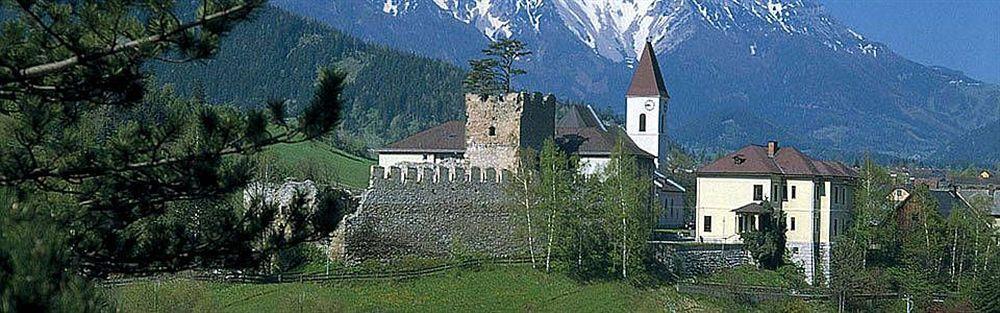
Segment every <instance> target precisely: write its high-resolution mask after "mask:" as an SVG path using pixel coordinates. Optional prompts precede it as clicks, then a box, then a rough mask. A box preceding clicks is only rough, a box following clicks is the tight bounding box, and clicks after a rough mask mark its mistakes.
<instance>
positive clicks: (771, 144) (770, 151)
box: [767, 140, 778, 158]
mask: <svg viewBox="0 0 1000 313" xmlns="http://www.w3.org/2000/svg"><path fill="white" fill-rule="evenodd" d="M777 152H778V142H777V141H774V140H771V141H768V142H767V157H769V158H773V157H774V154H775V153H777Z"/></svg>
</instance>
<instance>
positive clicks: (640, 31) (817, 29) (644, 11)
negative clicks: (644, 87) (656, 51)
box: [370, 0, 879, 62]
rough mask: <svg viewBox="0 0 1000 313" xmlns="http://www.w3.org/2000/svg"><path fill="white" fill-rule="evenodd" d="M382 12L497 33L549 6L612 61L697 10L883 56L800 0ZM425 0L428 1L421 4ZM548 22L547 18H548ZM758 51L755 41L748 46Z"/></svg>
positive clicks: (760, 30)
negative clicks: (428, 14) (437, 17)
mask: <svg viewBox="0 0 1000 313" xmlns="http://www.w3.org/2000/svg"><path fill="white" fill-rule="evenodd" d="M370 2H371V4H370V5H372V6H374V7H378V6H381V10H382V12H383V13H384V14H387V15H390V16H393V17H400V16H405V15H407V14H411V13H416V14H419V13H417V12H420V11H419V8H420V7H421V5H432V6H433V7H436V9H438V10H440V13H442V14H444V15H447V16H450V17H451V18H453V19H455V20H456V21H458V22H461V23H465V24H467V25H470V26H472V27H475V28H476V29H477V30H479V32H481V33H482V34H483V35H484V36H486V37H488V38H491V39H496V38H501V37H503V38H506V37H512V36H514V35H515V34H518V35H524V34H526V33H532V32H534V33H540V32H541V31H542V30H541V29H542V23H543V18H544V17H545V16H546V14H549V15H556V16H557V17H558V19H553V20H551V22H561V23H562V26H564V27H565V28H566V29H568V30H569V31H570V32H572V33H573V35H574V37H575V38H576V39H577V40H579V41H580V42H582V43H584V44H585V45H586V46H587V47H589V48H590V49H592V50H593V51H594V52H595V53H598V54H600V55H601V56H603V57H605V58H607V59H609V60H611V61H615V62H620V61H623V60H626V59H628V58H634V57H635V55H637V54H638V53H639V51H640V50H641V49H642V45H643V43H644V42H645V41H647V40H649V41H652V42H655V43H658V47H660V48H661V49H667V50H669V49H670V48H671V47H673V46H675V45H676V44H678V43H680V42H683V41H684V40H686V39H688V38H689V36H690V35H692V34H693V33H694V32H693V31H692V29H691V27H690V26H692V25H691V23H690V22H689V21H690V20H691V19H692V18H693V19H696V20H700V21H702V22H704V24H707V26H708V27H711V28H715V29H717V30H719V31H722V32H728V33H736V34H739V33H743V34H746V35H763V36H767V34H769V33H781V32H784V33H787V34H788V35H802V36H806V37H811V38H813V39H814V40H819V41H821V42H822V43H823V45H825V46H827V47H829V48H830V49H833V50H843V51H845V52H847V53H861V54H870V55H872V56H873V57H877V56H878V49H879V46H878V45H876V44H875V43H873V42H868V41H866V40H865V38H864V37H863V36H861V35H860V34H858V33H856V32H854V31H853V30H851V29H849V28H847V27H844V26H842V25H840V24H837V23H835V22H834V20H833V19H832V18H830V17H828V16H826V15H825V14H824V12H823V10H822V8H821V7H820V6H819V5H818V4H816V3H812V2H804V1H802V0H796V1H785V2H782V1H780V0H768V1H767V2H762V1H760V0H743V1H740V0H690V1H664V0H620V1H614V0H586V1H584V0H551V1H544V0H423V1H421V0H371V1H370ZM422 3H427V4H422ZM546 22H549V21H546ZM748 49H749V50H750V51H751V53H752V52H753V50H754V49H755V47H754V46H752V45H751V46H748Z"/></svg>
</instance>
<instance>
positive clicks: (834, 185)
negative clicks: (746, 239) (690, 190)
mask: <svg viewBox="0 0 1000 313" xmlns="http://www.w3.org/2000/svg"><path fill="white" fill-rule="evenodd" d="M856 177H857V172H856V171H855V170H854V169H852V168H850V167H847V166H845V165H844V164H842V163H840V162H836V161H820V160H814V159H812V158H810V157H809V156H807V155H805V154H804V153H802V152H801V151H799V150H797V149H795V148H793V147H780V146H778V143H777V142H775V141H771V142H768V144H767V145H766V146H759V145H750V146H746V147H743V148H742V149H740V150H738V151H736V152H733V153H730V154H728V155H726V156H725V157H723V158H721V159H718V160H716V161H714V162H712V163H710V164H708V165H705V166H704V167H702V168H700V169H698V171H697V192H698V194H697V197H696V198H697V200H696V202H697V203H696V205H695V215H696V216H695V222H696V227H695V232H696V237H695V238H696V239H697V240H699V241H702V242H711V243H741V242H742V241H741V239H740V233H741V232H744V231H749V230H752V229H759V228H758V227H759V225H760V220H759V219H760V217H761V216H762V214H764V213H766V212H765V208H764V205H763V204H764V202H770V203H771V204H772V206H773V207H775V208H781V209H782V210H783V211H784V212H785V214H786V215H787V217H786V219H787V220H786V223H787V231H786V235H787V237H788V241H787V248H788V250H789V251H790V253H791V258H792V260H793V261H794V262H796V263H798V264H799V265H801V266H802V267H803V269H804V270H805V274H806V277H807V278H808V280H809V282H810V283H812V282H814V281H815V280H814V277H815V273H816V270H817V268H822V269H823V274H824V276H826V277H829V274H830V272H829V271H830V245H831V244H832V243H833V242H835V241H836V237H837V236H838V235H840V234H842V233H843V232H844V231H845V230H846V229H847V227H848V225H849V224H850V223H851V220H852V217H851V208H852V205H853V198H854V181H855V179H856ZM817 265H821V266H819V267H817Z"/></svg>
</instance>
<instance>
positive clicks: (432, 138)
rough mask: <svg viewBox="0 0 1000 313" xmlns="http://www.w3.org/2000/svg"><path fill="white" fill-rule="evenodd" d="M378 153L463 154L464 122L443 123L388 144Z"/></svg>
mask: <svg viewBox="0 0 1000 313" xmlns="http://www.w3.org/2000/svg"><path fill="white" fill-rule="evenodd" d="M378 152H379V153H393V152H397V153H403V152H457V153H462V152H465V122H464V121H450V122H445V123H444V124H441V125H438V126H435V127H433V128H431V129H428V130H425V131H422V132H419V133H416V134H414V135H413V136H410V137H406V138H403V139H402V140H400V141H397V142H394V143H392V144H389V145H388V146H386V147H385V148H382V149H379V150H378Z"/></svg>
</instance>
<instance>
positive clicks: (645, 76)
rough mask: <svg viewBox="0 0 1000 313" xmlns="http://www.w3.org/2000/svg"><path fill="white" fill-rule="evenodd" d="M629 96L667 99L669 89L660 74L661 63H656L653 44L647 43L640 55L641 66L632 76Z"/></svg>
mask: <svg viewBox="0 0 1000 313" xmlns="http://www.w3.org/2000/svg"><path fill="white" fill-rule="evenodd" d="M625 95H627V96H632V97H656V96H659V97H667V98H669V97H670V95H669V94H667V87H666V85H665V84H664V83H663V75H661V74H660V63H659V62H657V61H656V53H655V52H653V44H652V43H650V42H648V41H647V42H646V46H645V47H644V48H643V49H642V54H640V55H639V66H637V67H636V68H635V74H634V75H632V84H631V85H629V87H628V92H626V93H625Z"/></svg>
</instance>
